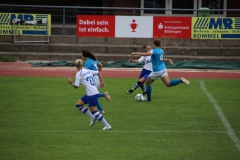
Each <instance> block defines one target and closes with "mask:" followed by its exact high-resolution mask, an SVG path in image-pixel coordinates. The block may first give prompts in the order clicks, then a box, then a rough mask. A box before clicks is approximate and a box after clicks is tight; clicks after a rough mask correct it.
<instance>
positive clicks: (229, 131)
mask: <svg viewBox="0 0 240 160" xmlns="http://www.w3.org/2000/svg"><path fill="white" fill-rule="evenodd" d="M199 83H200V87H201V89H202V90H203V92H204V93H205V94H206V96H207V97H208V99H209V100H210V102H211V103H212V104H213V106H214V108H215V110H216V111H217V113H218V116H219V117H220V119H221V121H222V123H223V125H224V127H225V128H226V130H227V134H228V135H229V137H230V138H231V140H232V141H233V142H234V143H235V145H236V147H237V149H238V151H240V142H239V140H238V138H237V136H236V135H235V132H234V130H233V129H232V127H231V125H230V124H229V123H228V121H227V118H226V117H225V115H224V113H223V111H222V109H221V108H220V106H219V105H218V103H217V101H216V100H215V99H214V98H213V96H212V95H211V93H210V92H208V90H207V89H206V87H205V84H204V82H203V81H200V82H199Z"/></svg>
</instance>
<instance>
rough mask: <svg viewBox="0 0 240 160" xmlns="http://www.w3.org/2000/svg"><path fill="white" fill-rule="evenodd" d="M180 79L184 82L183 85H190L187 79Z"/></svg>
mask: <svg viewBox="0 0 240 160" xmlns="http://www.w3.org/2000/svg"><path fill="white" fill-rule="evenodd" d="M180 79H181V81H182V82H183V83H185V84H190V82H189V81H188V80H187V79H185V78H183V77H181V78H180Z"/></svg>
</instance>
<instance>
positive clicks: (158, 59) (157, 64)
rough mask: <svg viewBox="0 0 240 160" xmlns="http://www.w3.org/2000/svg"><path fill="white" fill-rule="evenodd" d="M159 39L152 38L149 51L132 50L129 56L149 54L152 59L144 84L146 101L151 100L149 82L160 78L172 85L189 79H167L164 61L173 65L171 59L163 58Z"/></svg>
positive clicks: (167, 84)
mask: <svg viewBox="0 0 240 160" xmlns="http://www.w3.org/2000/svg"><path fill="white" fill-rule="evenodd" d="M160 47H161V43H160V40H158V39H155V40H154V46H153V48H154V49H152V50H151V51H148V52H145V53H144V52H133V53H131V56H134V55H139V56H149V55H151V59H152V73H151V74H150V75H149V76H148V78H147V80H146V82H145V85H146V93H147V99H146V100H148V101H151V92H152V87H151V85H150V84H151V83H153V82H154V81H155V80H157V79H158V78H161V79H162V81H163V83H164V84H165V85H166V86H167V87H172V86H175V85H178V84H180V83H185V84H189V81H188V80H186V79H185V78H183V77H181V78H180V79H173V80H171V81H170V80H169V77H168V73H167V69H166V66H165V63H164V61H169V63H170V64H172V65H173V62H172V60H171V59H167V58H164V51H163V50H162V48H160Z"/></svg>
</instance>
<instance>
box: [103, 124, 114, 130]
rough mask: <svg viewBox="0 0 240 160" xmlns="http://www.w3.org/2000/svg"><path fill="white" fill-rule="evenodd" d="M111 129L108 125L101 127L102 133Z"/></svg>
mask: <svg viewBox="0 0 240 160" xmlns="http://www.w3.org/2000/svg"><path fill="white" fill-rule="evenodd" d="M111 128H112V127H111V126H110V125H105V126H104V127H103V129H102V130H103V131H105V130H110V129H111Z"/></svg>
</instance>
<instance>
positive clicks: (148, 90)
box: [146, 85, 152, 101]
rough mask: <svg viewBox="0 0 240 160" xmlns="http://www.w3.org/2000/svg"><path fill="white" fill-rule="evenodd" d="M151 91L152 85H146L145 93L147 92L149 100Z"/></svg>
mask: <svg viewBox="0 0 240 160" xmlns="http://www.w3.org/2000/svg"><path fill="white" fill-rule="evenodd" d="M151 92H152V87H151V86H150V85H149V86H146V93H147V98H148V101H151Z"/></svg>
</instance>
